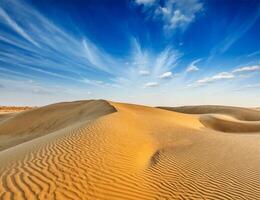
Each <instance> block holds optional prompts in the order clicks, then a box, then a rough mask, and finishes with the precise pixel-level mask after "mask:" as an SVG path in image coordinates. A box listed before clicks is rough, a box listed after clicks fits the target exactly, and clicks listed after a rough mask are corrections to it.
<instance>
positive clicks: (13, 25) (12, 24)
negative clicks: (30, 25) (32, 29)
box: [0, 7, 39, 46]
mask: <svg viewBox="0 0 260 200" xmlns="http://www.w3.org/2000/svg"><path fill="white" fill-rule="evenodd" d="M0 16H1V18H2V20H3V21H4V22H6V23H8V24H9V26H10V27H11V28H12V29H13V30H14V31H16V32H17V33H18V34H19V35H21V36H22V37H23V38H24V39H26V40H28V41H29V42H31V43H32V44H34V45H35V46H39V44H38V43H37V42H35V41H34V40H33V39H32V38H31V37H30V35H28V34H27V33H26V32H25V30H24V29H23V28H21V27H20V26H19V25H18V24H17V23H16V22H15V21H14V20H13V19H12V18H11V17H10V16H9V15H8V14H7V13H6V12H5V11H4V10H3V9H2V8H1V7H0Z"/></svg>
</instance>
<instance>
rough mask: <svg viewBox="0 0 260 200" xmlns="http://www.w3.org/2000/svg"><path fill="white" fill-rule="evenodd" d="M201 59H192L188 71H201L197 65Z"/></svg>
mask: <svg viewBox="0 0 260 200" xmlns="http://www.w3.org/2000/svg"><path fill="white" fill-rule="evenodd" d="M200 60H201V59H197V60H194V61H192V62H191V63H190V64H189V66H188V67H187V68H186V72H195V71H199V68H198V67H197V65H196V64H197V63H198V62H199V61H200Z"/></svg>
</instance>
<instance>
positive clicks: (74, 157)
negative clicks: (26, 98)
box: [0, 100, 260, 200]
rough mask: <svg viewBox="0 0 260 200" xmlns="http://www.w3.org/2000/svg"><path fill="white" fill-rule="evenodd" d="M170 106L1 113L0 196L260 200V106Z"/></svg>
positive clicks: (90, 105) (95, 103)
mask: <svg viewBox="0 0 260 200" xmlns="http://www.w3.org/2000/svg"><path fill="white" fill-rule="evenodd" d="M165 109H167V110H165ZM165 109H161V108H152V107H146V106H139V105H132V104H124V103H115V102H108V101H104V100H90V101H76V102H67V103H59V104H53V105H49V106H45V107H41V108H35V109H31V110H27V111H23V112H20V113H11V114H5V115H1V116H0V137H1V138H0V142H1V148H2V151H0V199H17V200H22V199H44V200H45V199H73V200H76V199H94V200H96V199H102V200H103V199H104V200H105V199H107V200H110V199H112V200H114V199H115V200H116V199H129V200H130V199H147V200H148V199H158V200H159V199H164V200H166V199H223V200H224V199H236V200H237V199H246V200H257V199H259V197H260V179H259V177H260V167H259V166H260V156H259V155H260V148H259V146H260V129H259V121H260V115H259V113H260V112H259V111H257V110H256V109H246V108H236V107H223V106H199V107H179V108H165ZM188 113H190V114H188ZM226 132H229V133H226ZM230 133H233V134H230Z"/></svg>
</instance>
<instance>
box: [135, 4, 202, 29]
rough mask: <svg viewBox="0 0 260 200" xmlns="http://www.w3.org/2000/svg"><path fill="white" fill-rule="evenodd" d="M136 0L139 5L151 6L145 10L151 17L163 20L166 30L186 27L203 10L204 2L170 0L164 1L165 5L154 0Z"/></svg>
mask: <svg viewBox="0 0 260 200" xmlns="http://www.w3.org/2000/svg"><path fill="white" fill-rule="evenodd" d="M135 2H136V4H138V5H145V6H146V7H150V9H149V10H147V9H145V10H144V12H147V15H148V16H149V17H150V18H153V19H160V20H162V21H163V22H164V28H165V30H174V29H176V28H181V29H184V28H186V27H187V26H188V25H189V24H190V23H192V22H193V21H194V20H195V18H196V15H197V14H198V13H199V12H200V11H202V10H203V4H202V3H201V2H200V1H199V0H174V1H173V0H170V1H164V4H163V5H162V4H160V2H159V1H152V0H136V1H135Z"/></svg>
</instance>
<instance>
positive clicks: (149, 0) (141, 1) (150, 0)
mask: <svg viewBox="0 0 260 200" xmlns="http://www.w3.org/2000/svg"><path fill="white" fill-rule="evenodd" d="M155 2H156V0H135V3H136V4H138V5H145V6H150V5H152V4H154V3H155Z"/></svg>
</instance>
